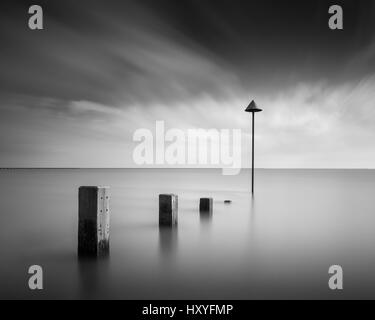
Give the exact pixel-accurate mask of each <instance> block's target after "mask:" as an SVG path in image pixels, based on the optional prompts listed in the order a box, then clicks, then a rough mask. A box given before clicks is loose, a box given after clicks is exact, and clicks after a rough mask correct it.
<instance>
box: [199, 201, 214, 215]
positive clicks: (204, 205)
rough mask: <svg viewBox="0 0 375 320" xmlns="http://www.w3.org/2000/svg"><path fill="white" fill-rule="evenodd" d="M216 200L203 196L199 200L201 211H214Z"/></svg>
mask: <svg viewBox="0 0 375 320" xmlns="http://www.w3.org/2000/svg"><path fill="white" fill-rule="evenodd" d="M213 206H214V200H213V199H212V198H201V199H200V202H199V211H200V212H203V213H212V211H213Z"/></svg>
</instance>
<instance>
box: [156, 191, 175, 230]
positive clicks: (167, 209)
mask: <svg viewBox="0 0 375 320" xmlns="http://www.w3.org/2000/svg"><path fill="white" fill-rule="evenodd" d="M177 221H178V196H177V195H175V194H161V195H159V225H160V226H162V227H173V226H175V225H177Z"/></svg>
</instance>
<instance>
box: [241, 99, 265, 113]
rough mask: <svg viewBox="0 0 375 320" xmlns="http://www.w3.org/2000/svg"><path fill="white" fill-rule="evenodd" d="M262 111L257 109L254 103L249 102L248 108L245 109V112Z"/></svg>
mask: <svg viewBox="0 0 375 320" xmlns="http://www.w3.org/2000/svg"><path fill="white" fill-rule="evenodd" d="M261 111H263V110H262V109H259V108H258V106H257V104H256V103H255V101H254V100H253V101H251V102H250V104H249V105H248V107H247V108H246V110H245V112H261Z"/></svg>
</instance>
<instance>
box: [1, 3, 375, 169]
mask: <svg viewBox="0 0 375 320" xmlns="http://www.w3.org/2000/svg"><path fill="white" fill-rule="evenodd" d="M33 4H38V5H40V6H41V7H42V8H43V13H44V19H43V21H44V29H43V30H30V29H29V28H28V19H29V17H30V15H29V14H28V8H29V6H30V5H33ZM334 4H336V5H341V6H342V7H343V10H344V30H335V31H333V30H330V29H329V28H328V20H329V17H330V15H329V13H328V9H329V7H330V6H331V5H334ZM0 41H1V42H0V43H1V49H0V167H136V166H137V165H136V164H135V163H134V160H133V152H134V149H135V148H136V146H137V145H138V144H139V142H135V141H133V135H134V132H136V130H138V129H140V128H145V129H149V130H151V131H152V132H154V131H155V124H156V121H164V122H165V127H166V129H173V128H177V129H180V130H185V131H187V130H189V129H199V128H203V129H212V128H215V129H218V130H220V129H230V130H234V129H241V130H242V132H243V139H242V143H241V147H242V159H243V161H242V165H243V166H248V165H250V157H251V145H250V143H251V136H250V134H251V126H250V125H251V122H250V116H249V114H246V113H244V109H245V108H246V107H247V105H248V104H249V102H250V101H251V100H252V99H255V100H256V102H257V104H258V105H259V107H261V108H262V109H263V110H264V111H263V112H262V113H260V114H257V115H256V135H255V141H256V166H257V167H260V168H375V143H374V141H375V108H374V107H375V106H374V104H375V2H374V1H371V0H360V1H357V0H340V1H339V0H335V1H329V0H305V1H296V0H284V1H280V0H272V1H270V0H257V1H255V0H253V1H250V0H247V1H239V0H225V1H224V0H223V1H219V0H179V1H175V0H157V1H155V0H147V1H146V0H134V1H130V0H123V1H108V0H106V1H104V0H103V1H92V0H91V1H79V2H78V1H71V0H67V1H57V0H48V1H41V0H37V1H33V2H31V1H17V2H16V1H8V0H6V1H4V2H2V6H1V8H0Z"/></svg>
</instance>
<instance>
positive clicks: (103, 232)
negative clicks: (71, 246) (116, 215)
mask: <svg viewBox="0 0 375 320" xmlns="http://www.w3.org/2000/svg"><path fill="white" fill-rule="evenodd" d="M78 198H79V213H78V215H79V218H78V220H79V222H78V255H79V256H80V257H82V256H89V257H101V256H107V255H108V254H109V187H80V188H79V196H78Z"/></svg>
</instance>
